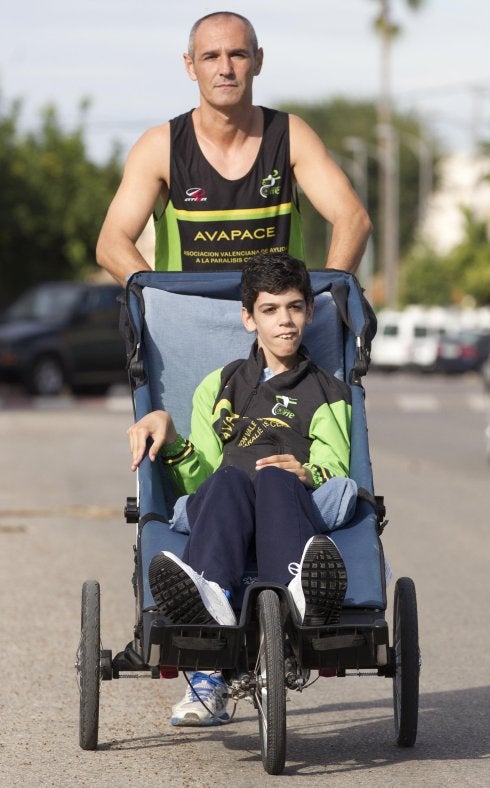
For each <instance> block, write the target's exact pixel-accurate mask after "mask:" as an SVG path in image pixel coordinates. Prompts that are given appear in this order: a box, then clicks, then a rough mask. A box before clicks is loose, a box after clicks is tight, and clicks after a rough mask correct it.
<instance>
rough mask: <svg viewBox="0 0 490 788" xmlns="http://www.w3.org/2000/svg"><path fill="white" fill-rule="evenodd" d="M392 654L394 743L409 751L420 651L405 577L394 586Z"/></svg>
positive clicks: (411, 593)
mask: <svg viewBox="0 0 490 788" xmlns="http://www.w3.org/2000/svg"><path fill="white" fill-rule="evenodd" d="M393 650H394V658H395V675H394V677H393V706H394V713H395V733H396V741H397V744H398V745H400V747H413V745H414V744H415V740H416V738H417V722H418V712H419V674H420V651H419V633H418V617H417V597H416V594H415V585H414V583H413V580H411V579H410V578H409V577H401V578H400V579H399V580H398V581H397V583H396V586H395V599H394V606H393Z"/></svg>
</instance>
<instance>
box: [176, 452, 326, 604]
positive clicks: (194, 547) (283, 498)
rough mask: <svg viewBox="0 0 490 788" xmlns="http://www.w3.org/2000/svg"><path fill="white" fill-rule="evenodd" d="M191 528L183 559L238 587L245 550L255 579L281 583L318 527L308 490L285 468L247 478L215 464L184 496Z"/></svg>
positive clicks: (225, 584)
mask: <svg viewBox="0 0 490 788" xmlns="http://www.w3.org/2000/svg"><path fill="white" fill-rule="evenodd" d="M187 516H188V519H189V525H190V527H191V533H190V535H189V540H188V542H187V546H186V549H185V551H184V555H183V560H184V561H185V562H186V563H187V564H189V565H190V566H191V567H192V568H193V569H194V570H195V571H196V572H198V573H199V574H202V575H203V576H204V577H205V578H206V580H214V581H215V582H216V583H219V585H220V586H221V587H222V588H225V589H229V590H232V589H234V588H238V587H239V585H240V583H241V579H242V576H243V574H244V570H245V567H246V565H247V558H248V556H249V554H250V551H251V550H253V551H254V553H255V555H256V559H257V569H258V578H257V579H258V580H262V581H265V582H275V583H283V584H285V585H287V583H289V581H290V580H292V578H293V576H294V574H295V573H294V572H291V571H290V568H289V567H290V565H291V564H296V565H297V564H298V563H299V561H300V559H301V556H302V553H303V549H304V546H305V544H306V542H307V541H308V539H309V538H310V537H311V536H313V535H314V534H316V533H319V531H320V529H319V527H318V524H317V520H316V515H315V512H314V510H313V506H312V502H311V494H310V493H309V492H308V490H307V489H306V488H305V486H304V485H303V484H302V483H301V482H300V481H299V479H298V477H297V476H296V475H295V474H294V473H291V472H289V471H284V470H282V469H279V468H274V467H271V468H264V469H262V470H260V471H259V472H258V473H257V474H256V476H255V478H254V479H253V480H251V479H250V478H249V477H248V475H247V474H246V473H245V472H244V471H242V470H240V469H239V468H235V467H232V466H230V467H226V468H220V469H219V470H217V471H216V472H215V473H214V474H213V475H212V476H210V477H209V479H207V480H206V481H205V482H203V484H201V486H200V487H199V489H198V490H197V492H196V493H195V494H194V495H191V496H190V497H189V499H188V501H187Z"/></svg>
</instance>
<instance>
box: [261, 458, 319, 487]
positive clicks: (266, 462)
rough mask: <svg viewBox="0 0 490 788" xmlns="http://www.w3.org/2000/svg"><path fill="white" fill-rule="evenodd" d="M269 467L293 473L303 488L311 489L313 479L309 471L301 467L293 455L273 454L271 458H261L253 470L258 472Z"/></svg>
mask: <svg viewBox="0 0 490 788" xmlns="http://www.w3.org/2000/svg"><path fill="white" fill-rule="evenodd" d="M271 465H272V466H274V467H275V468H282V469H283V471H290V472H291V473H295V474H296V476H297V477H298V479H299V480H300V482H302V483H303V484H304V485H305V487H313V477H312V475H311V471H310V469H309V468H305V467H304V465H301V463H300V461H299V460H297V459H296V457H295V456H294V454H273V455H272V456H271V457H263V458H262V459H261V460H257V462H256V463H255V470H256V471H260V470H261V469H262V468H267V467H268V466H271Z"/></svg>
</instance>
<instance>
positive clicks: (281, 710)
mask: <svg viewBox="0 0 490 788" xmlns="http://www.w3.org/2000/svg"><path fill="white" fill-rule="evenodd" d="M257 608H258V618H259V653H258V655H257V663H256V667H255V682H256V687H255V705H256V707H257V710H258V713H259V732H260V748H261V752H262V763H263V765H264V769H265V771H266V772H267V773H268V774H280V773H281V772H282V770H283V769H284V763H285V760H286V687H285V682H284V638H283V632H282V626H281V611H280V605H279V598H278V596H277V594H276V593H275V592H274V591H272V590H271V589H265V590H264V591H261V593H260V594H259V597H258V603H257Z"/></svg>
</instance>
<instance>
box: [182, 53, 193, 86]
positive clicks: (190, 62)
mask: <svg viewBox="0 0 490 788" xmlns="http://www.w3.org/2000/svg"><path fill="white" fill-rule="evenodd" d="M182 57H183V58H184V64H185V70H186V71H187V73H188V75H189V76H190V78H191V79H192V81H193V82H197V77H196V72H195V71H194V63H193V60H192V58H191V56H190V55H189V54H188V53H187V52H184V54H183V55H182Z"/></svg>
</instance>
